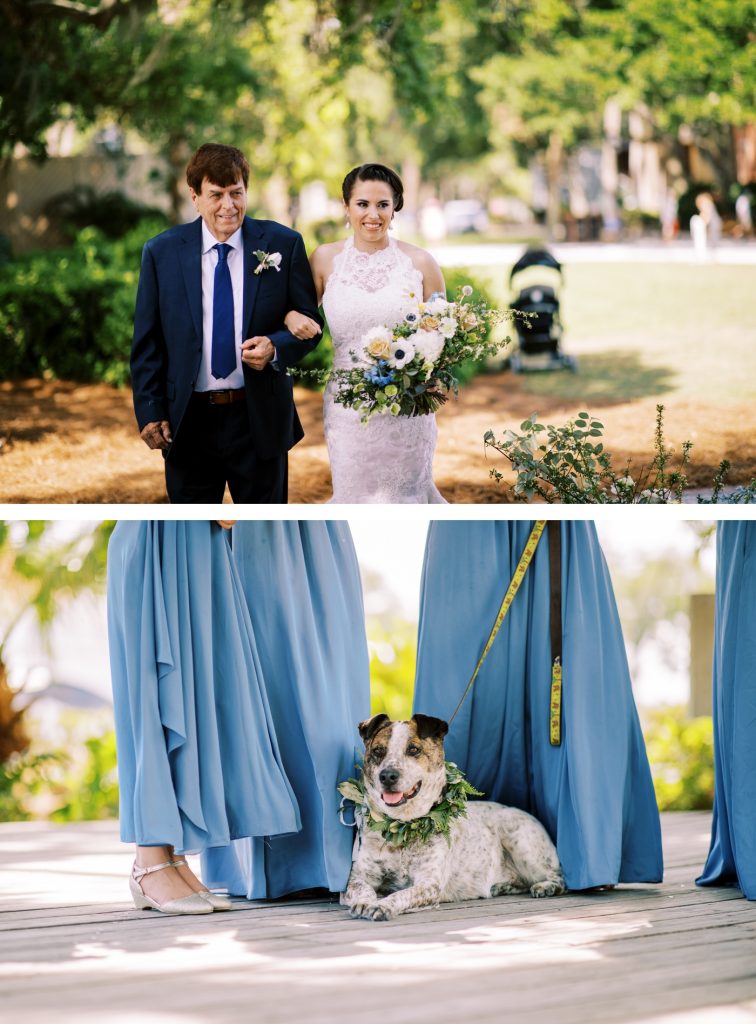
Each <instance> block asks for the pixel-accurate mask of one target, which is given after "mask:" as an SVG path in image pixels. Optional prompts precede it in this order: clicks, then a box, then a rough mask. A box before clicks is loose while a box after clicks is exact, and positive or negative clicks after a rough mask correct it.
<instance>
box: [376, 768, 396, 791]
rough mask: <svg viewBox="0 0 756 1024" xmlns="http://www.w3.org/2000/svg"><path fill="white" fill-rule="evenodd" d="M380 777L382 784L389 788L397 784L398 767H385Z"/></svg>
mask: <svg viewBox="0 0 756 1024" xmlns="http://www.w3.org/2000/svg"><path fill="white" fill-rule="evenodd" d="M378 778H379V779H380V780H381V785H382V786H386V787H387V788H388V787H389V786H395V785H396V784H397V782H398V781H399V772H398V771H397V769H396V768H384V769H383V770H382V771H381V772H380V774H379V775H378Z"/></svg>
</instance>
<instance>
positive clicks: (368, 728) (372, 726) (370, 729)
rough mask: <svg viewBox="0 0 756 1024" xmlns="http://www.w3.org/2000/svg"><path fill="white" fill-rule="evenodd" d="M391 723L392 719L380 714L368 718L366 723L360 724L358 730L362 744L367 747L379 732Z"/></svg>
mask: <svg viewBox="0 0 756 1024" xmlns="http://www.w3.org/2000/svg"><path fill="white" fill-rule="evenodd" d="M390 721H391V719H390V718H389V716H388V715H383V714H380V715H373V717H372V718H366V719H365V721H364V722H360V724H359V725H358V726H357V728H358V729H359V730H360V736H361V737H362V742H363V743H365V744H366V745H367V744H368V743H369V742H370V740H372V738H373V736H375V734H376V733H377V732H378V730H379V729H382V728H383V726H384V725H386V724H387V723H388V722H390Z"/></svg>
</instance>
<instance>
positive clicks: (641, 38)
mask: <svg viewBox="0 0 756 1024" xmlns="http://www.w3.org/2000/svg"><path fill="white" fill-rule="evenodd" d="M0 13H2V14H3V15H4V17H5V19H6V23H7V25H8V26H9V27H10V31H7V32H5V33H4V34H3V37H2V38H1V39H0V158H2V157H7V156H8V155H9V154H11V153H12V152H13V151H14V148H15V147H16V146H17V145H18V144H22V145H23V146H24V147H26V148H27V150H28V151H29V152H30V153H31V154H32V155H34V156H36V157H39V158H44V156H45V154H46V152H47V133H48V131H49V129H50V127H51V125H53V124H54V123H56V122H57V121H59V120H60V119H65V118H68V119H72V120H73V121H75V122H76V123H77V124H78V125H80V126H82V127H86V126H90V125H94V124H97V123H98V122H106V121H110V122H113V123H115V124H117V125H118V126H120V127H121V128H122V129H123V130H131V131H135V132H137V133H138V134H139V135H141V136H142V137H143V138H144V139H146V140H147V141H148V142H149V143H150V144H152V145H153V146H154V147H156V148H157V149H158V151H159V152H161V153H162V154H163V155H164V156H165V157H166V159H167V161H168V164H169V166H170V167H172V168H173V170H174V172H175V171H176V169H177V168H179V167H180V166H182V165H183V164H184V162H185V159H186V156H187V154H188V152H190V151H191V149H192V148H194V147H195V146H196V145H198V144H199V143H201V142H202V141H207V140H208V139H210V138H214V139H219V138H228V139H233V140H234V141H235V142H237V143H238V144H239V145H240V146H242V147H243V148H244V149H245V150H246V151H248V152H249V154H250V157H251V163H252V164H253V175H254V178H255V179H256V181H257V182H264V181H267V180H269V179H271V178H276V177H278V178H280V179H281V180H282V181H285V182H286V186H287V187H288V188H290V189H291V190H292V191H294V190H296V189H297V188H298V187H299V186H301V184H303V183H304V182H306V181H308V180H311V179H312V178H313V177H320V178H325V179H326V180H328V181H329V182H330V183H331V184H332V185H335V184H336V181H337V179H340V176H341V175H342V174H343V171H344V168H345V165H349V164H351V163H352V162H354V161H355V160H359V159H384V160H386V161H389V162H393V163H395V164H400V163H401V162H402V160H404V159H407V158H411V159H413V160H414V161H415V162H416V163H417V164H418V166H419V167H420V168H421V170H422V171H423V173H424V174H425V175H426V176H427V177H429V178H436V177H438V175H439V174H441V173H445V172H446V171H448V169H449V168H452V167H454V166H464V165H468V166H471V165H473V164H474V162H475V161H480V159H481V158H482V157H485V156H486V155H487V154H490V153H495V152H501V151H502V150H506V149H510V148H511V147H513V146H514V147H515V151H516V152H517V151H519V152H520V153H521V154H527V153H532V151H533V150H534V149H536V150H539V149H546V148H547V147H548V146H549V145H552V146H553V145H554V144H555V143H558V145H559V147H560V149H561V150H564V149H567V150H568V149H570V148H571V147H573V146H575V145H576V144H578V143H580V142H581V141H583V140H585V139H596V138H597V137H599V136H600V131H601V119H602V110H603V106H604V103H605V101H606V100H607V99H608V98H609V97H617V98H618V99H619V101H620V102H621V103H622V104H623V106H624V107H625V109H631V108H632V107H633V105H636V104H640V103H642V104H644V106H645V109H647V110H648V111H649V114H650V118H651V122H652V124H653V127H654V131H656V132H658V133H659V134H660V135H663V134H665V133H666V134H669V135H675V133H677V132H679V130H680V128H681V127H682V126H683V125H685V126H687V129H688V130H689V131H690V132H692V133H694V135H695V137H696V138H697V139H699V140H700V141H701V144H702V145H703V146H704V147H705V146H706V145H708V144H709V142H711V143H712V145H718V144H719V143H720V142H721V139H722V136H723V133H726V132H728V131H729V129H730V126H733V125H744V124H747V123H749V122H751V121H753V120H754V118H756V110H755V109H754V107H755V102H754V96H756V80H755V79H756V72H754V67H756V60H754V51H755V49H756V47H754V31H753V25H754V24H755V23H756V17H755V15H756V0H532V2H529V3H527V4H524V3H519V2H513V0H478V2H475V0H276V2H273V0H0Z"/></svg>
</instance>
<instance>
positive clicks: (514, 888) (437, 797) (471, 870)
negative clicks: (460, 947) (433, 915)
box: [340, 715, 565, 921]
mask: <svg viewBox="0 0 756 1024" xmlns="http://www.w3.org/2000/svg"><path fill="white" fill-rule="evenodd" d="M448 728H449V727H448V725H447V723H446V722H444V721H442V720H441V719H440V718H431V717H429V716H428V715H414V716H413V717H412V719H411V721H409V722H393V721H391V719H390V718H389V717H388V716H387V715H375V716H374V717H373V718H371V719H369V720H368V721H365V722H361V723H360V726H359V730H360V735H361V736H362V739H363V740H364V743H365V760H364V763H363V769H362V778H363V784H364V790H365V794H364V795H365V800H366V804H367V806H365V805H364V804H363V808H362V811H360V809H359V808H358V812H357V819H358V829H359V831H358V835H357V839H356V842H355V850H354V857H353V860H352V870H351V873H350V876H349V883H348V885H347V890H346V892H345V893H344V894H343V895H342V897H341V902H342V904H344V905H345V906H347V907H348V908H349V910H350V913H351V914H352V916H353V917H364V918H369V919H371V920H373V921H388V920H390V919H391V918H392V917H396V915H397V914H403V913H404V912H405V911H408V910H416V909H419V908H420V907H427V906H432V905H435V904H438V903H449V902H452V901H454V900H470V899H487V898H488V897H489V896H503V895H506V894H510V893H526V892H529V893H530V895H531V896H536V897H538V896H558V895H559V894H560V893H563V892H564V889H565V886H564V876H563V875H562V869H561V866H560V864H559V858H558V856H557V852H556V849H555V847H554V844H553V843H552V842H551V839H550V838H549V836H548V834H547V833H546V830H545V829H544V827H543V826H542V825H541V824H540V822H538V821H536V819H535V818H533V817H532V816H531V815H530V814H526V813H525V812H524V811H519V810H516V809H515V808H513V807H504V806H503V805H502V804H495V803H489V802H484V801H475V802H473V803H470V804H469V805H467V807H466V813H464V812H462V813H461V814H460V815H459V816H453V814H452V815H447V816H446V817H445V808H446V810H447V811H448V808H449V804H448V802H447V803H446V804H445V803H444V800H445V797H446V796H447V792H448V791H449V778H453V777H454V776H453V775H452V776H448V774H447V767H446V762H445V760H444V736H445V735H446V733H447V731H448ZM452 772H453V769H452ZM457 777H458V778H461V776H457ZM462 785H464V783H462ZM340 788H341V787H340ZM458 791H459V786H457V787H456V788H455V793H456V792H458ZM342 792H343V789H342ZM434 815H435V817H434ZM371 822H372V827H371ZM397 822H398V823H399V824H398V825H397V824H396V823H397ZM434 822H435V823H437V824H444V823H447V822H448V835H444V834H439V833H438V832H437V831H434ZM413 832H414V833H417V836H415V835H413ZM428 833H430V834H428ZM392 840H393V841H392Z"/></svg>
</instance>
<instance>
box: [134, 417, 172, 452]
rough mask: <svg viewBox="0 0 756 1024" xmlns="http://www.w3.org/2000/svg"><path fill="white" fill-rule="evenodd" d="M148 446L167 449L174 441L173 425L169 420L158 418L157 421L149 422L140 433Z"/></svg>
mask: <svg viewBox="0 0 756 1024" xmlns="http://www.w3.org/2000/svg"><path fill="white" fill-rule="evenodd" d="M139 436H140V437H141V439H142V440H143V441H144V443H145V444H146V445H147V447H148V448H162V449H166V448H168V447H169V446H170V444H171V441H173V436H172V435H171V425H170V423H169V422H168V420H158V422H157V423H148V424H147V426H146V427H145V428H144V430H142V432H141V434H140V435H139Z"/></svg>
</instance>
